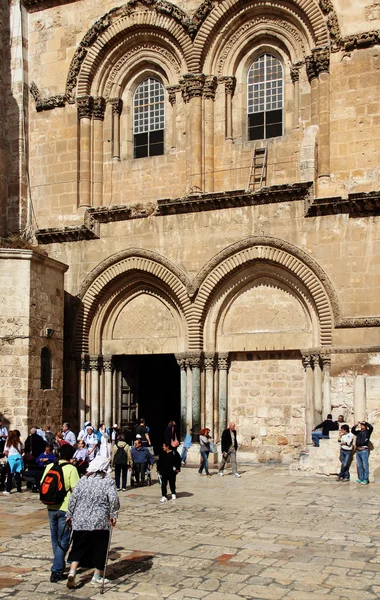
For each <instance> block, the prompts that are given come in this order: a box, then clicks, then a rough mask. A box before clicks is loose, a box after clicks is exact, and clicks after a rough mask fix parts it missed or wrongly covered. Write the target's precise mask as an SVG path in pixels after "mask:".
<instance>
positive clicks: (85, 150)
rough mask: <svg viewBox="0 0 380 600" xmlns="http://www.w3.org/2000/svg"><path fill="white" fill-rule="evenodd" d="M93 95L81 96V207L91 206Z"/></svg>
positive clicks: (78, 104)
mask: <svg viewBox="0 0 380 600" xmlns="http://www.w3.org/2000/svg"><path fill="white" fill-rule="evenodd" d="M93 108H94V99H93V97H92V96H79V97H78V98H77V109H78V117H79V207H82V206H83V207H89V206H91V118H92V111H93Z"/></svg>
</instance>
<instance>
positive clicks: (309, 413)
mask: <svg viewBox="0 0 380 600" xmlns="http://www.w3.org/2000/svg"><path fill="white" fill-rule="evenodd" d="M302 360H303V365H304V367H305V371H306V382H305V387H306V389H305V429H306V431H305V435H306V440H305V442H306V444H311V443H312V440H311V432H312V430H313V426H314V398H313V396H314V393H313V392H314V377H313V369H312V358H311V356H310V355H305V356H303V357H302Z"/></svg>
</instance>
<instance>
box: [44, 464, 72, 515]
mask: <svg viewBox="0 0 380 600" xmlns="http://www.w3.org/2000/svg"><path fill="white" fill-rule="evenodd" d="M69 464H70V463H65V464H64V465H60V464H59V463H58V462H55V463H54V464H53V466H52V467H51V468H50V469H49V471H48V472H47V473H46V475H45V477H44V478H43V479H42V480H41V483H40V500H41V502H43V504H47V505H53V504H61V503H62V502H63V501H64V499H65V496H66V494H67V490H66V488H65V481H64V477H63V469H62V468H63V467H65V466H66V465H69Z"/></svg>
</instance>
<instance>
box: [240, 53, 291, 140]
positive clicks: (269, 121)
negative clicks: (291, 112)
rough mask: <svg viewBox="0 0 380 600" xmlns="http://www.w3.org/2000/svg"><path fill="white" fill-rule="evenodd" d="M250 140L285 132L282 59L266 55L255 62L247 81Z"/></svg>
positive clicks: (275, 135)
mask: <svg viewBox="0 0 380 600" xmlns="http://www.w3.org/2000/svg"><path fill="white" fill-rule="evenodd" d="M247 93H248V99H247V100H248V101H247V106H248V139H249V140H265V139H268V138H272V137H277V136H281V135H282V134H283V107H284V74H283V68H282V64H281V62H280V61H279V60H278V58H276V57H275V56H273V55H272V54H262V55H261V56H259V57H258V58H257V59H256V60H255V61H254V62H253V64H252V65H251V67H250V69H249V71H248V80H247Z"/></svg>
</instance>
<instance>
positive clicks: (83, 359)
mask: <svg viewBox="0 0 380 600" xmlns="http://www.w3.org/2000/svg"><path fill="white" fill-rule="evenodd" d="M88 359H89V357H88V356H86V355H85V354H82V356H80V357H79V358H78V360H77V365H78V369H79V371H88V367H89V364H88V362H89V360H88Z"/></svg>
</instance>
